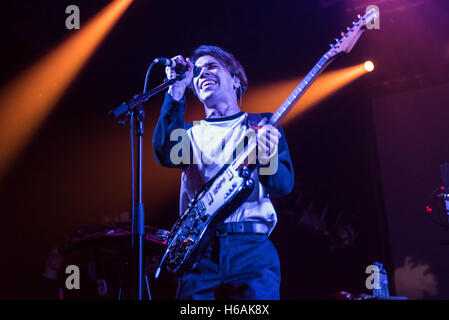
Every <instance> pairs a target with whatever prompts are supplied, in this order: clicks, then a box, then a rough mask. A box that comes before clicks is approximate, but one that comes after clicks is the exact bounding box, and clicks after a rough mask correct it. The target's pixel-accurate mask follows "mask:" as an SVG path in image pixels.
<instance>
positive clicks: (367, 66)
mask: <svg viewBox="0 0 449 320" xmlns="http://www.w3.org/2000/svg"><path fill="white" fill-rule="evenodd" d="M364 67H365V70H366V71H368V72H371V71H373V70H374V63H373V62H372V61H369V60H368V61H367V62H365V65H364Z"/></svg>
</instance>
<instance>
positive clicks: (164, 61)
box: [154, 58, 201, 77]
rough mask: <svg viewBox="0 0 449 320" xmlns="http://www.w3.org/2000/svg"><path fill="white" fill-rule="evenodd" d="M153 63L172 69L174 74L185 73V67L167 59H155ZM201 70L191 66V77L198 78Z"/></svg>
mask: <svg viewBox="0 0 449 320" xmlns="http://www.w3.org/2000/svg"><path fill="white" fill-rule="evenodd" d="M154 63H162V64H163V65H164V66H166V67H170V68H174V69H175V71H176V73H184V72H186V71H187V67H186V66H185V65H182V64H178V63H176V61H175V60H172V59H167V58H156V59H154ZM200 72H201V68H200V67H197V66H193V76H194V77H198V76H199V75H200Z"/></svg>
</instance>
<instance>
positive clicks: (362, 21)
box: [326, 9, 378, 58]
mask: <svg viewBox="0 0 449 320" xmlns="http://www.w3.org/2000/svg"><path fill="white" fill-rule="evenodd" d="M357 17H358V18H359V20H358V21H357V22H355V21H354V22H353V23H352V27H347V28H346V30H347V31H346V33H344V32H342V33H341V38H340V39H335V40H336V43H333V44H330V46H331V49H330V50H329V51H328V52H327V53H326V55H327V56H328V57H329V58H333V57H334V56H336V55H337V54H339V53H340V52H346V53H349V52H350V51H351V50H352V48H353V47H354V45H355V43H356V42H357V40H359V38H360V36H361V35H362V33H363V32H364V31H365V29H366V25H367V24H368V23H370V22H371V21H373V20H374V19H376V18H377V17H378V12H377V11H376V10H375V9H371V10H370V11H368V12H367V13H365V15H364V16H363V17H361V16H360V15H358V16H357Z"/></svg>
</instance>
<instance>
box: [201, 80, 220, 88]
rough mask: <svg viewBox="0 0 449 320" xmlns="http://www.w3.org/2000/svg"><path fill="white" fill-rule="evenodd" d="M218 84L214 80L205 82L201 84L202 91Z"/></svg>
mask: <svg viewBox="0 0 449 320" xmlns="http://www.w3.org/2000/svg"><path fill="white" fill-rule="evenodd" d="M216 83H217V81H215V80H212V79H208V80H205V81H204V82H202V83H201V89H206V88H208V87H211V86H213V85H215V84H216Z"/></svg>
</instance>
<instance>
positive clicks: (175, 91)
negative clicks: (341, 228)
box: [168, 86, 186, 101]
mask: <svg viewBox="0 0 449 320" xmlns="http://www.w3.org/2000/svg"><path fill="white" fill-rule="evenodd" d="M185 90H186V89H185V88H179V87H175V86H170V87H169V88H168V94H169V95H171V97H172V98H173V99H175V100H176V101H180V100H181V99H182V97H183V96H184V92H185Z"/></svg>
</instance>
